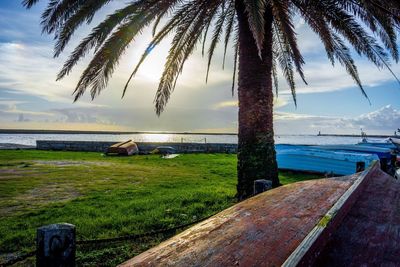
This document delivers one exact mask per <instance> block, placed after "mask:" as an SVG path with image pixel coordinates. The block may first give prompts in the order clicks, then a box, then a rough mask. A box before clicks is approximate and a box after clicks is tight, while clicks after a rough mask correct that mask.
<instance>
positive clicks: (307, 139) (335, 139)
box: [0, 133, 361, 146]
mask: <svg viewBox="0 0 400 267" xmlns="http://www.w3.org/2000/svg"><path fill="white" fill-rule="evenodd" d="M129 139H131V140H133V141H136V142H193V143H237V140H238V139H237V136H236V135H198V134H196V135H193V134H164V133H163V134H157V133H151V134H0V143H12V144H21V145H31V146H35V145H36V140H62V141H112V142H113V141H115V142H118V141H126V140H129ZM360 141H361V138H359V137H341V136H316V135H276V136H275V142H276V143H277V144H306V145H325V144H356V143H358V142H360Z"/></svg>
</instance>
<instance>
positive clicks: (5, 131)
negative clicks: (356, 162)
mask: <svg viewBox="0 0 400 267" xmlns="http://www.w3.org/2000/svg"><path fill="white" fill-rule="evenodd" d="M0 134H99V135H102V134H104V135H106V134H111V135H123V134H180V135H232V136H237V135H238V134H237V133H204V132H168V131H159V132H157V131H76V130H33V129H0ZM285 135H290V134H277V135H276V136H285ZM296 135H297V134H296ZM300 135H308V136H312V134H300ZM315 136H326V137H358V138H362V137H364V136H362V135H360V134H330V133H327V134H315ZM366 137H370V138H390V137H393V138H400V135H367V136H366Z"/></svg>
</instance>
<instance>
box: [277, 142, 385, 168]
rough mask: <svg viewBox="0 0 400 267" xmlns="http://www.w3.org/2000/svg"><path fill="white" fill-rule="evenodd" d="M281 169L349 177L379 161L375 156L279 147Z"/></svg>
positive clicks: (278, 159)
mask: <svg viewBox="0 0 400 267" xmlns="http://www.w3.org/2000/svg"><path fill="white" fill-rule="evenodd" d="M276 151H277V155H276V158H277V162H278V168H279V169H286V170H294V171H301V172H315V173H324V174H329V175H349V174H353V173H356V172H359V171H363V170H364V169H366V168H367V167H368V166H370V165H371V164H372V162H373V161H375V160H379V157H378V156H377V155H374V154H366V153H355V152H343V151H329V150H322V149H312V148H307V147H299V146H290V145H282V146H280V145H277V149H276Z"/></svg>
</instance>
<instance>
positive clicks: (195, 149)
mask: <svg viewBox="0 0 400 267" xmlns="http://www.w3.org/2000/svg"><path fill="white" fill-rule="evenodd" d="M115 143H117V142H97V141H96V142H95V141H54V140H51V141H50V140H49V141H47V140H37V141H36V148H37V149H38V150H59V151H84V152H105V151H106V150H107V148H108V147H109V146H111V145H113V144H115ZM136 144H137V145H138V148H139V151H140V153H141V154H147V153H149V152H150V151H152V150H154V149H155V148H156V147H158V146H171V147H173V148H175V149H176V151H177V153H236V152H237V144H219V143H210V144H203V143H157V142H137V143H136Z"/></svg>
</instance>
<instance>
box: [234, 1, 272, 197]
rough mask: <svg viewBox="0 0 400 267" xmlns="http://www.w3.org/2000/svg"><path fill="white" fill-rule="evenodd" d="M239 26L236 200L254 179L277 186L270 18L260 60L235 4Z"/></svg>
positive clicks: (241, 11)
mask: <svg viewBox="0 0 400 267" xmlns="http://www.w3.org/2000/svg"><path fill="white" fill-rule="evenodd" d="M236 2H237V5H236V9H237V16H238V22H239V44H240V47H239V86H238V97H239V147H238V166H237V170H238V185H237V192H238V195H237V197H238V199H239V200H243V199H245V198H248V197H250V196H251V195H252V194H253V183H254V180H257V179H267V180H271V181H272V185H273V186H274V187H275V186H278V185H279V178H278V167H277V163H276V152H275V144H274V129H273V91H272V15H271V10H267V11H266V14H265V18H266V23H265V42H264V48H263V51H262V53H261V54H262V59H261V58H260V57H259V53H258V50H257V46H256V43H255V41H254V38H253V35H252V33H251V31H250V28H249V23H248V19H247V15H246V14H245V10H244V6H243V4H242V3H241V2H242V1H236Z"/></svg>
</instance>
